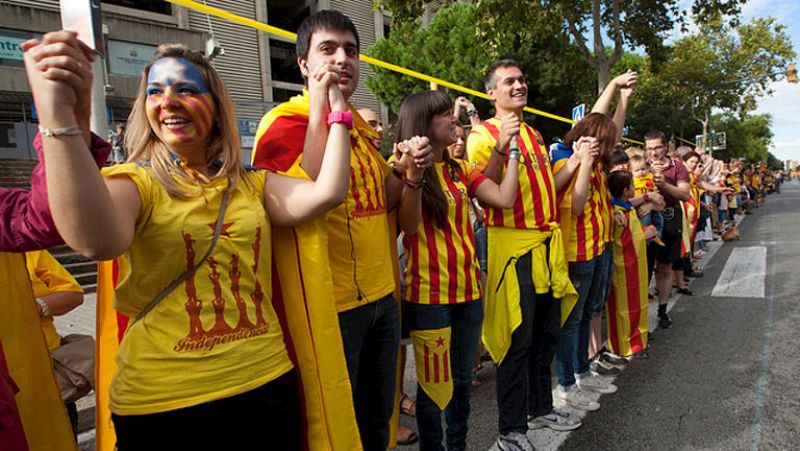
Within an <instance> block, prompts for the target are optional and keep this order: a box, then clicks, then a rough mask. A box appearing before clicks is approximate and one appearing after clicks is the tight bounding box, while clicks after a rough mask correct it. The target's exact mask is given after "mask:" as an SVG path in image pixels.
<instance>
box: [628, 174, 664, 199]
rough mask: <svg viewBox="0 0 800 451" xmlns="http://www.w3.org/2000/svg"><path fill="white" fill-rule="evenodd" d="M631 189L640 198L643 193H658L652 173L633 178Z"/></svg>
mask: <svg viewBox="0 0 800 451" xmlns="http://www.w3.org/2000/svg"><path fill="white" fill-rule="evenodd" d="M633 187H634V189H635V190H636V195H637V196H641V195H642V194H644V193H654V192H656V191H658V188H656V182H655V179H654V178H653V173H652V172H648V173H647V174H645V175H644V176H643V177H634V178H633Z"/></svg>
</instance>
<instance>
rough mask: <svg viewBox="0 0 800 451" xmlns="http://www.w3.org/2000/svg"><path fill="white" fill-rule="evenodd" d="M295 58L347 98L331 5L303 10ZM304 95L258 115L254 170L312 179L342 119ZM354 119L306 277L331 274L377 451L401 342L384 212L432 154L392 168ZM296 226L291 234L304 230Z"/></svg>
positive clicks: (348, 43)
mask: <svg viewBox="0 0 800 451" xmlns="http://www.w3.org/2000/svg"><path fill="white" fill-rule="evenodd" d="M297 55H298V58H297V61H298V65H299V66H300V70H301V72H302V73H303V75H304V77H306V78H309V77H321V76H324V74H325V73H326V72H330V73H333V75H334V76H335V78H336V79H337V80H338V85H339V88H340V89H341V91H342V94H343V95H344V97H345V99H350V97H351V96H352V95H353V92H354V91H355V90H356V86H357V85H358V79H359V63H358V55H359V38H358V31H357V30H356V28H355V26H354V25H353V22H352V21H351V20H350V19H349V18H348V17H346V16H344V15H343V14H341V13H340V12H337V11H331V10H323V11H319V12H317V13H315V14H312V15H311V16H309V17H308V18H307V19H306V20H305V21H304V22H303V23H302V24H301V25H300V28H299V30H298V37H297ZM310 101H311V99H309V96H308V93H307V92H306V91H304V93H303V94H301V95H298V96H295V97H293V98H292V99H290V100H289V101H288V102H285V103H283V104H281V105H278V106H277V107H275V108H274V109H272V110H271V111H270V112H268V113H267V114H266V115H265V116H264V118H263V119H262V120H261V124H260V125H259V128H258V131H257V133H256V145H255V149H254V153H253V165H254V166H256V167H259V168H263V169H267V170H271V171H275V172H279V173H283V174H287V175H290V176H295V177H300V178H308V177H310V178H316V177H317V175H318V174H319V171H320V166H321V164H322V160H323V158H322V157H323V152H324V149H325V142H326V139H327V138H326V136H327V127H328V125H329V124H330V122H331V121H332V120H341V118H332V117H331V115H328V117H327V118H326V117H317V115H315V114H313V113H311V112H313V111H323V110H327V111H330V109H329V107H327V106H326V108H319V109H317V108H309V102H310ZM322 101H325V100H324V98H323V99H322ZM350 110H351V112H352V111H354V109H353V108H352V105H350ZM348 116H349V115H348ZM351 117H352V123H351V124H350V125H351V131H350V151H351V162H350V165H351V167H350V190H349V192H348V194H347V197H346V199H345V201H344V202H343V203H342V204H340V205H339V206H337V207H335V208H334V209H333V210H331V211H330V212H329V213H328V214H327V225H326V234H327V244H328V246H327V249H324V250H321V251H323V252H321V253H320V258H323V254H324V257H327V258H328V263H329V267H322V268H316V269H315V270H314V272H313V274H312V273H311V272H310V270H309V273H307V274H304V275H303V277H306V276H308V277H327V278H330V284H331V289H332V290H331V291H332V293H330V296H332V297H333V299H329V298H327V297H326V298H325V299H324V300H321V301H320V302H325V303H328V302H333V303H334V304H335V308H336V311H337V312H338V320H339V326H340V329H341V337H342V344H343V345H344V354H345V355H344V358H345V360H346V364H347V369H348V373H349V376H350V383H351V387H352V390H353V400H354V407H355V415H356V420H357V422H358V428H359V433H360V436H361V442H362V446H363V449H364V450H365V451H372V450H375V451H383V450H385V449H386V448H387V446H388V444H389V420H390V418H391V416H392V410H393V406H394V394H395V385H396V380H395V377H396V373H397V370H396V368H397V353H398V346H399V342H400V319H399V314H398V306H397V299H396V298H395V292H396V291H397V286H396V283H397V275H396V273H395V272H394V271H397V259H396V258H395V256H396V247H395V238H394V236H395V229H394V227H393V225H392V224H390V222H389V211H390V210H392V209H393V208H394V206H395V205H396V204H397V201H398V199H399V198H400V195H401V192H402V191H403V187H404V180H406V179H409V180H419V178H420V177H421V170H422V168H424V166H425V165H429V164H430V162H431V156H430V150H429V149H425V148H414V149H409V152H408V153H407V154H406V156H404V157H403V158H401V160H400V161H398V162H397V165H396V166H395V168H394V170H393V169H392V168H391V167H390V166H389V165H388V164H387V163H386V161H385V160H384V159H383V157H382V156H381V155H380V153H378V149H377V148H376V147H375V140H377V139H378V134H377V133H376V132H375V131H374V130H373V129H372V127H370V125H369V124H368V123H367V122H366V121H365V120H364V119H363V118H361V116H359V115H358V114H352V116H351ZM409 162H410V163H409ZM393 172H394V175H392V173H393ZM295 230H296V232H297V239H298V240H301V238H300V234H302V233H307V230H306V231H303V230H297V228H296V229H295ZM318 251H319V249H318ZM325 251H326V252H325ZM393 269H394V271H393ZM326 283H327V281H326ZM310 295H316V296H328V295H329V294H328V293H312V294H310ZM314 307H315V308H317V307H318V306H316V305H315V306H314ZM345 413H346V412H345Z"/></svg>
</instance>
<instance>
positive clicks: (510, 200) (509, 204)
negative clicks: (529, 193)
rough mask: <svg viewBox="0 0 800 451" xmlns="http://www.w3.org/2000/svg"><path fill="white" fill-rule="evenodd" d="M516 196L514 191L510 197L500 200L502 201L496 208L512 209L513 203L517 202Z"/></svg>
mask: <svg viewBox="0 0 800 451" xmlns="http://www.w3.org/2000/svg"><path fill="white" fill-rule="evenodd" d="M516 194H517V192H516V191H514V192H513V193H511V195H510V196H507V197H506V198H504V199H502V201H501V202H500V205H498V207H500V208H514V201H516V200H517V196H516Z"/></svg>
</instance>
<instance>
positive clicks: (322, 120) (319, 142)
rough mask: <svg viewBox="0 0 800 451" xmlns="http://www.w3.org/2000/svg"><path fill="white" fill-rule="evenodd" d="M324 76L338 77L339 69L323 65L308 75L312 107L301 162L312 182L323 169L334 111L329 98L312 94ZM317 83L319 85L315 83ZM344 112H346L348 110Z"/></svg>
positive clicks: (310, 107) (310, 106) (309, 112)
mask: <svg viewBox="0 0 800 451" xmlns="http://www.w3.org/2000/svg"><path fill="white" fill-rule="evenodd" d="M324 76H328V77H335V78H336V77H338V76H339V68H338V67H337V66H334V65H331V64H321V65H319V67H317V68H315V69H313V70H312V71H311V73H308V74H307V79H308V86H309V97H310V102H309V103H310V105H309V111H308V128H307V129H306V140H305V143H304V144H303V160H302V161H301V162H300V167H302V168H303V170H304V171H305V172H306V174H308V176H309V177H311V179H312V180H316V179H317V177H318V176H319V171H320V169H321V167H322V158H323V155H324V154H325V144H326V141H327V139H328V123H327V115H328V113H330V112H331V111H333V110H332V108H331V106H330V105H329V104H328V97H326V96H324V95H320V94H321V93H319V92H318V93H312V92H311V89H313V88H314V87H317V88H318V87H319V83H318V82H319V81H320V80H322V77H324ZM337 79H338V78H337ZM315 81H316V82H317V83H314V82H315ZM343 110H346V108H344V109H343Z"/></svg>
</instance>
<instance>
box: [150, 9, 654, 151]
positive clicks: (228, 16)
mask: <svg viewBox="0 0 800 451" xmlns="http://www.w3.org/2000/svg"><path fill="white" fill-rule="evenodd" d="M165 1H167V2H169V3H173V4H175V5H179V6H183V7H184V8H188V9H193V10H195V11H197V12H201V13H203V14H209V15H212V16H216V17H219V18H220V19H225V20H227V21H230V22H234V23H238V24H240V25H244V26H246V27H250V28H255V29H256V30H261V31H264V32H266V33H269V34H272V35H275V36H280V37H282V38H286V39H290V40H292V41H296V40H297V34H295V33H292V32H289V31H286V30H282V29H280V28H277V27H273V26H271V25H267V24H265V23H261V22H258V21H256V20H253V19H248V18H246V17H241V16H237V15H236V14H232V13H229V12H227V11H223V10H221V9H218V8H214V7H211V6H208V5H204V4H202V3H197V2H195V1H192V0H165ZM360 58H361V61H363V62H365V63H367V64H371V65H373V66H376V67H380V68H383V69H387V70H390V71H393V72H397V73H400V74H403V75H408V76H409V77H413V78H417V79H419V80H424V81H427V82H429V83H435V84H437V85H439V86H446V87H448V88H450V89H453V90H455V91H460V92H463V93H465V94H469V95H472V96H475V97H479V98H481V99H486V100H489V96H487V95H486V94H485V93H483V92H479V91H476V90H474V89H470V88H467V87H464V86H461V85H457V84H455V83H450V82H449V81H445V80H442V79H439V78H436V77H431V76H430V75H426V74H423V73H421V72H417V71H414V70H411V69H407V68H405V67H400V66H397V65H395V64H391V63H387V62H385V61H381V60H379V59H375V58H372V57H371V56H367V55H364V54H361V55H360ZM525 111H527V112H528V113H532V114H535V115H537V116H543V117H546V118H550V119H553V120H556V121H561V122H566V123H567V124H574V123H575V121H573V120H572V119H569V118H566V117H562V116H558V115H556V114H552V113H548V112H546V111H542V110H537V109H535V108H531V107H525ZM622 139H624V140H625V141H628V142H631V143H634V144H639V145H644V144H643V143H642V142H640V141H636V140H634V139H630V138H624V137H623V138H622Z"/></svg>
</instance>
